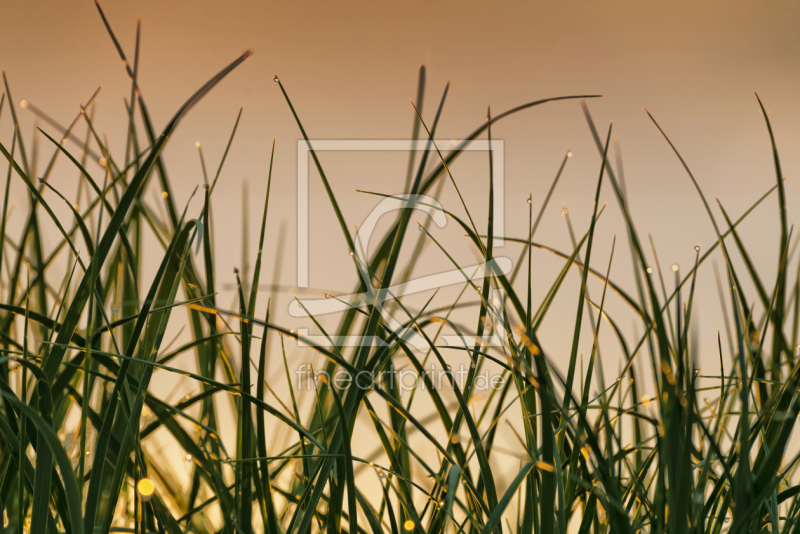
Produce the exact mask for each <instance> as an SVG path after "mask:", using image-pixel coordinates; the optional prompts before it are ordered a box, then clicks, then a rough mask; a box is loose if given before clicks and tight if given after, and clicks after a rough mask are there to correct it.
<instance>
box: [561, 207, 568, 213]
mask: <svg viewBox="0 0 800 534" xmlns="http://www.w3.org/2000/svg"><path fill="white" fill-rule="evenodd" d="M567 213H569V211H567V208H564V209H563V210H561V215H566V214H567Z"/></svg>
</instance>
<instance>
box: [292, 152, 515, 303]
mask: <svg viewBox="0 0 800 534" xmlns="http://www.w3.org/2000/svg"><path fill="white" fill-rule="evenodd" d="M451 142H452V141H451V140H449V139H447V140H444V139H437V140H435V144H436V146H439V147H450V146H451V145H450V143H451ZM462 142H463V140H460V139H458V140H456V143H457V145H456V146H458V144H460V143H462ZM309 144H311V146H312V147H313V148H314V152H324V151H327V152H410V151H412V150H420V151H425V150H428V151H435V150H436V147H435V146H433V145H432V144H431V143H428V140H427V139H420V140H417V141H413V140H392V139H309V140H308V142H306V141H305V140H304V139H299V140H298V141H297V287H298V288H307V287H309V282H308V278H309V264H308V261H309V250H308V247H309V237H308V236H309V230H310V223H309V220H308V217H309V209H308V198H309V195H308V169H309V155H310V152H311V149H310V148H309ZM488 150H491V151H492V152H493V155H494V157H493V158H492V167H493V183H494V225H493V228H494V240H493V242H494V247H493V248H500V247H502V246H503V245H504V244H505V243H504V239H503V237H504V234H505V209H504V205H505V176H504V171H505V157H504V154H505V145H504V142H503V140H502V139H493V140H492V141H491V145H490V142H489V140H488V139H476V140H473V141H470V142H468V143H467V145H466V146H464V147H463V148H462V151H464V152H486V151H488Z"/></svg>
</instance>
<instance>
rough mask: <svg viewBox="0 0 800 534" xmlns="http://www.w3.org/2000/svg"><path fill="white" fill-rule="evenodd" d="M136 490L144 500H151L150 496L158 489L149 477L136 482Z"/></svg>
mask: <svg viewBox="0 0 800 534" xmlns="http://www.w3.org/2000/svg"><path fill="white" fill-rule="evenodd" d="M136 491H137V492H138V493H139V498H140V499H141V500H143V501H149V500H150V497H152V496H153V493H154V492H155V491H156V487H155V486H154V485H153V481H152V480H150V479H149V478H143V479H141V480H140V481H139V483H138V484H136Z"/></svg>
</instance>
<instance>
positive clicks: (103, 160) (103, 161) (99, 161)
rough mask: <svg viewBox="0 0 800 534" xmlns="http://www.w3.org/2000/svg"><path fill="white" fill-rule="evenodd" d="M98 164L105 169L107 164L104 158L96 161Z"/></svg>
mask: <svg viewBox="0 0 800 534" xmlns="http://www.w3.org/2000/svg"><path fill="white" fill-rule="evenodd" d="M98 163H99V164H100V166H101V167H105V166H106V164H107V163H108V160H106V158H100V159H99V160H98Z"/></svg>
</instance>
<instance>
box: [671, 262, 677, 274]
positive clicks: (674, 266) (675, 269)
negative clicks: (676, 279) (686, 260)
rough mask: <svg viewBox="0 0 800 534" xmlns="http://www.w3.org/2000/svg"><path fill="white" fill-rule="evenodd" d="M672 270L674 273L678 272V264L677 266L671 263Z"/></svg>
mask: <svg viewBox="0 0 800 534" xmlns="http://www.w3.org/2000/svg"><path fill="white" fill-rule="evenodd" d="M672 270H673V271H674V272H676V273H677V272H678V264H677V263H673V264H672Z"/></svg>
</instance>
